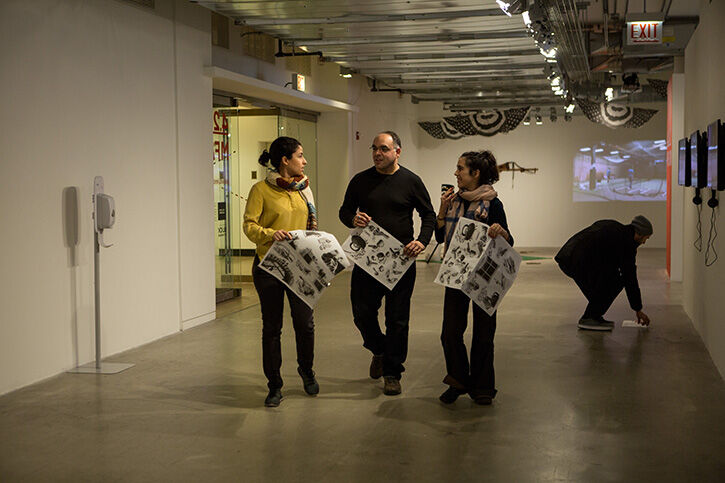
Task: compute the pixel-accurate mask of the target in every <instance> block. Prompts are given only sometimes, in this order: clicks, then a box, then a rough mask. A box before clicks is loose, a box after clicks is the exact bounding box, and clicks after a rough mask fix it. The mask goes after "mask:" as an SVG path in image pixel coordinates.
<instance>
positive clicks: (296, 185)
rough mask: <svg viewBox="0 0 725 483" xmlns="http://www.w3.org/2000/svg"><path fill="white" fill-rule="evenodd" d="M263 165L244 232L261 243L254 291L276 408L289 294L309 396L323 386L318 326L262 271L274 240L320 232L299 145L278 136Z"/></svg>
mask: <svg viewBox="0 0 725 483" xmlns="http://www.w3.org/2000/svg"><path fill="white" fill-rule="evenodd" d="M259 164H261V165H262V166H265V167H267V168H268V169H269V172H268V174H267V177H266V179H265V180H264V181H260V182H258V183H256V184H255V185H254V186H252V189H251V190H250V191H249V197H248V199H247V207H246V209H245V211H244V233H245V234H246V235H247V237H248V238H249V239H250V240H251V241H252V242H254V243H255V244H256V245H257V253H256V256H255V257H254V263H253V265H252V278H253V280H254V287H255V288H256V289H257V293H258V294H259V302H260V305H261V308H262V366H263V367H264V375H265V376H266V377H267V381H268V382H267V387H269V394H268V395H267V398H266V399H265V400H264V405H265V406H267V407H277V406H279V403H280V401H281V400H282V392H281V389H282V377H281V376H280V367H281V366H282V351H281V346H280V335H281V333H282V310H283V308H284V294H285V292H286V293H287V300H289V304H290V309H291V311H292V324H293V326H294V329H295V339H296V341H297V365H298V367H297V372H298V373H299V375H300V376H301V377H302V383H303V386H304V389H305V392H306V393H307V394H309V395H310V396H314V395H316V394H317V393H318V392H319V391H320V387H319V385H318V384H317V380H316V379H315V372H314V371H313V370H312V361H313V358H314V345H315V325H314V320H313V312H312V309H311V308H310V307H309V306H308V305H307V304H305V303H304V302H303V301H302V299H300V298H299V297H298V296H297V295H295V294H294V292H292V291H291V290H290V289H289V288H287V287H286V286H285V285H284V284H283V283H282V282H280V281H279V280H277V279H276V278H274V277H273V276H272V275H270V274H269V273H267V272H266V271H264V270H262V269H261V268H259V260H260V259H261V258H263V257H264V255H265V254H266V253H267V250H269V247H270V246H272V243H273V242H275V241H282V240H285V239H289V238H291V236H290V234H289V232H290V231H292V230H316V229H317V216H316V210H315V204H314V199H313V197H312V190H310V187H309V180H308V179H307V176H305V173H304V171H305V165H306V164H307V160H306V159H305V156H304V154H303V152H302V145H301V144H300V142H299V141H297V140H296V139H294V138H290V137H284V136H282V137H279V138H277V139H276V140H275V141H274V142H273V143H272V145H271V146H270V147H269V152H267V151H264V152H263V153H262V155H261V156H260V157H259Z"/></svg>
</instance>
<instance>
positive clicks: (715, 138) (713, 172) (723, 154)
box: [707, 119, 725, 190]
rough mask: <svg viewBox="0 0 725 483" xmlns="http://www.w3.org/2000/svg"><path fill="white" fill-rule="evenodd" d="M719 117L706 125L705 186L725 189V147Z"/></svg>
mask: <svg viewBox="0 0 725 483" xmlns="http://www.w3.org/2000/svg"><path fill="white" fill-rule="evenodd" d="M722 138H723V125H722V123H721V122H720V119H718V120H717V121H715V122H713V123H712V124H710V125H709V126H707V187H708V188H712V189H714V190H723V189H725V172H723V170H725V166H723V165H724V164H725V149H724V148H725V147H724V146H723V145H722V143H723V139H722Z"/></svg>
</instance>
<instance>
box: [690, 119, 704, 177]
mask: <svg viewBox="0 0 725 483" xmlns="http://www.w3.org/2000/svg"><path fill="white" fill-rule="evenodd" d="M705 136H707V134H705V133H702V134H700V131H695V132H693V133H692V134H691V135H690V176H691V180H692V186H694V187H695V188H704V187H706V186H707V159H706V154H705V153H703V149H702V148H703V146H704V144H705V139H703V138H704V137H705Z"/></svg>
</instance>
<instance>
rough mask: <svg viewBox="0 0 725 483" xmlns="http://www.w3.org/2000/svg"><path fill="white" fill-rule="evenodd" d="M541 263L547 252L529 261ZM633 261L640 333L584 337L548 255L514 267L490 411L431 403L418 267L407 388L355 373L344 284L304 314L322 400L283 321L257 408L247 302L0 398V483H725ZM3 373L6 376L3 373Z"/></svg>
mask: <svg viewBox="0 0 725 483" xmlns="http://www.w3.org/2000/svg"><path fill="white" fill-rule="evenodd" d="M533 253H535V254H539V255H542V256H548V257H550V256H551V255H552V251H551V250H548V251H535V252H533ZM663 259H664V251H663V250H647V249H643V250H642V253H641V254H640V257H639V266H640V281H641V285H642V291H643V298H644V301H645V311H646V312H647V313H648V314H649V315H650V316H651V318H652V326H651V328H650V329H638V328H622V327H621V321H622V320H623V319H629V318H631V317H632V315H633V313H632V312H631V311H630V310H629V308H628V306H627V303H626V299H625V298H624V295H621V296H620V298H619V299H617V301H616V302H615V305H614V306H613V308H612V309H611V310H610V312H609V314H608V315H609V316H610V318H612V319H614V320H616V321H617V327H616V328H615V330H614V331H613V332H612V333H596V332H584V331H579V330H577V328H576V319H577V317H578V315H579V314H580V312H581V311H582V310H583V306H584V303H583V298H582V297H581V296H580V294H579V292H578V290H577V289H576V287H575V285H574V284H573V282H571V281H570V280H568V279H566V278H565V277H564V276H563V275H562V274H561V273H560V272H559V271H558V269H557V268H556V266H555V265H554V263H553V262H552V261H551V260H550V259H544V260H535V261H531V262H528V263H525V264H524V265H523V266H522V270H521V273H520V274H519V278H518V280H517V282H516V284H515V285H514V287H513V289H512V291H511V292H510V293H509V294H508V295H507V296H506V298H505V299H504V301H503V304H502V306H501V309H500V311H499V319H498V332H497V334H496V371H497V373H496V375H497V382H498V389H499V394H498V396H497V398H496V400H495V401H494V404H493V405H492V406H490V407H481V406H476V405H475V404H473V402H472V401H471V400H470V399H469V398H467V397H462V398H460V399H459V400H458V401H457V402H456V403H455V404H453V405H451V406H444V405H442V404H441V403H440V402H439V401H438V395H439V394H440V393H441V392H442V391H443V389H444V386H443V384H442V383H441V379H442V378H443V376H444V363H443V356H442V350H441V347H440V341H439V330H440V320H441V311H442V307H441V303H442V298H443V297H442V295H443V289H442V288H441V287H440V286H438V285H436V284H434V283H433V282H432V281H433V278H434V277H435V274H436V271H437V269H438V267H439V265H435V264H430V265H426V264H424V263H418V267H417V268H418V280H417V285H416V291H415V295H414V308H413V314H412V321H411V332H410V351H409V356H408V362H407V364H406V367H407V371H406V372H405V374H404V377H403V380H402V385H403V394H402V395H400V396H396V397H389V396H384V395H383V394H382V390H381V389H382V382H381V381H374V380H371V379H369V378H368V377H367V372H368V364H369V361H370V357H369V354H368V353H367V352H366V351H365V350H364V349H363V348H362V347H361V343H360V337H359V334H358V333H357V331H356V329H355V328H354V326H353V324H352V321H351V315H350V306H349V303H348V287H349V279H350V277H349V272H346V273H343V274H341V275H340V276H339V278H338V279H336V280H335V282H334V283H333V285H332V286H331V287H330V288H329V289H328V291H327V292H326V293H325V295H324V296H323V298H322V300H321V302H320V304H319V305H318V307H317V310H316V327H317V333H316V334H317V336H316V365H315V369H316V371H317V374H318V379H319V382H320V386H321V392H320V395H319V396H317V397H309V396H306V395H305V394H304V392H303V390H302V386H301V383H300V380H299V377H298V376H297V373H296V363H295V354H294V338H293V337H294V335H293V331H292V330H291V324H290V323H288V321H287V323H286V326H285V329H284V331H283V341H282V343H283V353H284V365H283V376H284V377H285V387H284V388H283V394H284V399H283V401H282V404H281V406H280V407H279V408H276V409H266V408H264V407H263V405H262V402H263V399H264V397H265V394H266V388H265V380H264V377H263V376H262V371H261V356H260V345H261V344H260V338H261V327H260V315H259V306H258V305H254V306H251V307H249V308H247V309H244V310H242V311H239V312H236V313H232V314H229V315H226V316H224V317H222V318H219V319H217V320H216V321H214V322H211V323H208V324H206V325H203V326H201V327H197V328H195V329H192V330H188V331H186V332H183V333H179V334H177V335H174V336H171V337H168V338H165V339H163V340H160V341H157V342H154V343H151V344H148V345H146V346H144V347H142V348H139V349H136V350H133V351H129V352H126V353H124V354H120V355H117V356H115V357H112V358H109V360H111V361H114V360H116V361H124V362H134V363H135V364H136V366H135V367H133V368H131V369H129V370H127V371H125V372H123V373H121V374H117V375H111V376H98V375H80V374H62V375H59V376H57V377H54V378H52V379H50V380H47V381H44V382H42V383H39V384H36V385H33V386H30V387H27V388H24V389H21V390H19V391H15V392H13V393H11V394H7V395H5V396H2V397H0V435H2V436H1V437H0V481H3V482H14V481H74V482H75V481H124V482H125V481H244V482H257V481H260V482H265V481H269V482H293V481H315V482H317V481H322V482H341V481H345V482H347V481H350V482H370V481H395V482H401V481H411V482H412V481H416V482H417V481H446V482H448V481H450V482H454V481H455V482H458V481H502V482H535V481H576V482H620V481H638V482H639V481H658V482H662V481H678V482H681V481H687V482H710V481H713V482H714V481H722V478H723V475H725V383H724V382H723V379H722V378H721V376H720V375H719V373H718V372H717V370H716V368H715V366H714V365H713V363H712V361H711V359H710V357H709V355H708V353H707V352H706V350H705V348H704V346H703V344H702V342H701V340H700V338H699V336H698V335H697V333H696V332H695V330H694V329H693V327H692V324H691V322H690V320H689V319H688V317H687V316H686V315H685V313H684V311H683V309H682V307H681V305H680V302H681V287H680V285H679V284H675V283H669V282H667V281H666V277H665V275H664V269H663ZM4 370H7V368H5V369H4Z"/></svg>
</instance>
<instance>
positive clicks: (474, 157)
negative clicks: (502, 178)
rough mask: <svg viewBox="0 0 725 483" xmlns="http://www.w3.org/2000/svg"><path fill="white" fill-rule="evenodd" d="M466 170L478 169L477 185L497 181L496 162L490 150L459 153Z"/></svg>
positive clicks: (470, 171) (471, 171)
mask: <svg viewBox="0 0 725 483" xmlns="http://www.w3.org/2000/svg"><path fill="white" fill-rule="evenodd" d="M461 157H462V158H463V159H465V162H466V167H467V168H468V172H469V173H471V174H473V172H474V171H476V170H478V185H479V186H481V185H482V184H494V183H495V182H496V181H498V164H497V163H496V158H494V157H493V153H492V152H491V151H467V152H465V153H463V154H461Z"/></svg>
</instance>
